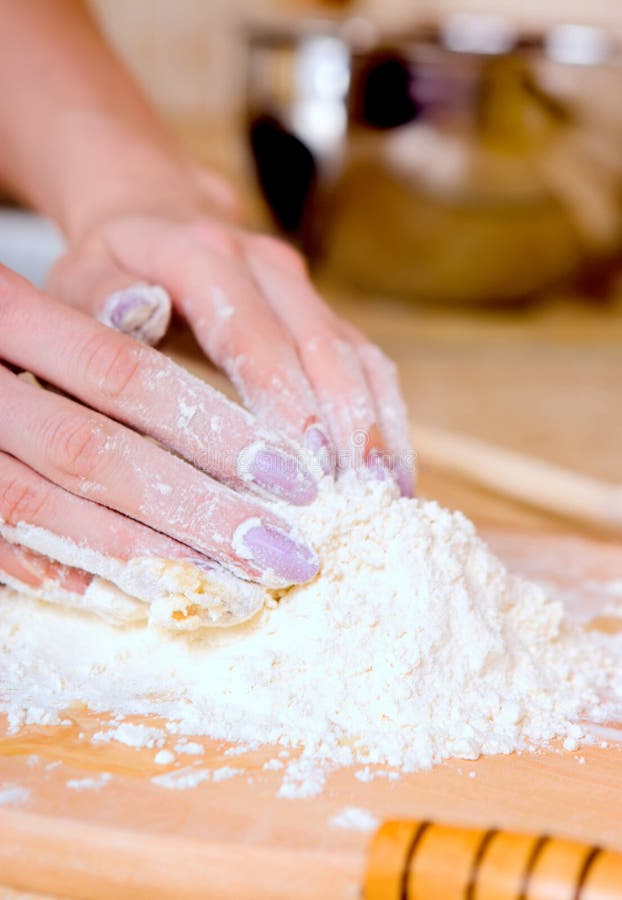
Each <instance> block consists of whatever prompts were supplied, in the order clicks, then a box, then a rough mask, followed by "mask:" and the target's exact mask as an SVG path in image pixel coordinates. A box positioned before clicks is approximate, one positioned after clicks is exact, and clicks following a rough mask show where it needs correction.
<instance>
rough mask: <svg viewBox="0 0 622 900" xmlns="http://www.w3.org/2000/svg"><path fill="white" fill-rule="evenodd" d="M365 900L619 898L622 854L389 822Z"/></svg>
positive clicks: (374, 854) (373, 852) (375, 850)
mask: <svg viewBox="0 0 622 900" xmlns="http://www.w3.org/2000/svg"><path fill="white" fill-rule="evenodd" d="M363 896H364V898H365V900H620V898H622V854H618V853H614V852H612V851H608V850H603V849H601V848H600V847H589V846H587V845H585V844H578V843H574V842H573V841H565V840H559V839H557V838H550V837H547V836H545V835H542V836H540V837H536V836H533V835H531V836H528V835H521V834H511V833H510V832H506V831H496V830H490V831H486V830H476V829H468V828H452V827H448V826H446V825H439V824H435V823H432V822H386V823H385V824H384V825H382V826H381V828H380V829H379V830H378V832H377V833H376V835H375V837H374V839H373V841H372V845H371V849H370V854H369V863H368V868H367V874H366V877H365V889H364V894H363Z"/></svg>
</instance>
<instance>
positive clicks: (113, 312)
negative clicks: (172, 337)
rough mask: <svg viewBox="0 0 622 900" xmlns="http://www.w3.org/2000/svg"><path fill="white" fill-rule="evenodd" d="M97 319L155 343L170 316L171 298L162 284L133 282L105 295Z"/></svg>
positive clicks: (137, 338) (142, 339) (145, 341)
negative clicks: (129, 285)
mask: <svg viewBox="0 0 622 900" xmlns="http://www.w3.org/2000/svg"><path fill="white" fill-rule="evenodd" d="M97 318H98V319H99V321H100V322H103V324H104V325H107V326H108V327H109V328H114V329H116V331H121V332H123V334H127V335H129V336H130V337H133V338H135V339H136V340H137V341H142V342H143V343H144V344H157V342H158V341H159V340H160V338H162V337H163V336H164V334H165V333H166V329H167V328H168V325H169V322H170V320H171V299H170V297H169V295H168V294H167V292H166V291H165V290H164V288H162V287H159V286H158V285H155V284H152V285H149V284H136V285H133V286H132V287H129V288H123V289H122V290H120V291H115V292H114V293H113V294H110V296H109V297H108V298H107V299H106V302H105V304H104V307H103V309H102V310H101V312H100V313H99V315H98V317H97Z"/></svg>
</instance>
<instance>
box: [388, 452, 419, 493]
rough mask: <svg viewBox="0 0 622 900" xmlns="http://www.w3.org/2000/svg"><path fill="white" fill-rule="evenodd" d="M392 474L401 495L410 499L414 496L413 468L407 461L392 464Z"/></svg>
mask: <svg viewBox="0 0 622 900" xmlns="http://www.w3.org/2000/svg"><path fill="white" fill-rule="evenodd" d="M393 474H394V475H395V480H396V481H397V486H398V487H399V489H400V494H401V495H402V497H408V498H410V499H412V498H413V497H414V496H415V469H414V466H412V465H408V464H407V463H402V462H399V461H398V462H396V463H395V465H394V466H393Z"/></svg>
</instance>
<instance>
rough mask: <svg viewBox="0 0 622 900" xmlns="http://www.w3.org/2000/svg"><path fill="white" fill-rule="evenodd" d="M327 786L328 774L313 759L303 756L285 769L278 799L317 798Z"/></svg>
mask: <svg viewBox="0 0 622 900" xmlns="http://www.w3.org/2000/svg"><path fill="white" fill-rule="evenodd" d="M325 784H326V773H325V772H324V771H323V770H322V769H321V768H320V767H318V765H317V762H316V761H315V760H313V759H309V758H307V757H304V756H301V757H300V758H299V759H295V760H293V761H292V762H290V763H289V765H288V766H287V768H286V769H285V777H284V778H283V783H282V784H281V787H280V788H279V790H278V793H277V797H283V798H285V799H287V800H301V799H303V798H304V797H317V795H318V794H321V793H322V791H323V789H324V785H325Z"/></svg>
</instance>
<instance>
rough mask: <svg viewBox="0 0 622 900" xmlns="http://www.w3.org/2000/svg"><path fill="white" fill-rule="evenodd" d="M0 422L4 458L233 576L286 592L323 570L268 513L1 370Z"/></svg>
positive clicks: (68, 402)
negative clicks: (187, 549)
mask: <svg viewBox="0 0 622 900" xmlns="http://www.w3.org/2000/svg"><path fill="white" fill-rule="evenodd" d="M0 419H1V420H3V421H10V422H11V423H12V427H11V429H4V430H3V432H2V434H0V450H4V451H5V452H6V453H9V454H11V455H12V456H14V457H16V458H17V459H20V460H22V461H23V462H24V463H26V464H27V465H28V466H30V467H31V468H33V469H35V470H36V471H37V472H39V473H40V474H41V475H43V476H44V477H45V478H47V479H48V480H50V481H53V482H54V483H55V484H57V485H60V486H61V487H63V488H65V489H66V490H68V491H70V492H71V493H73V494H76V495H78V496H81V497H86V498H87V499H91V500H94V501H95V502H96V503H98V504H100V505H102V506H107V507H108V508H109V509H114V510H116V511H117V512H120V513H122V514H124V515H126V516H130V517H131V518H133V519H136V520H137V521H139V522H142V523H143V524H145V525H148V526H149V527H150V528H153V529H155V530H156V531H160V532H162V533H163V534H167V535H168V536H169V537H172V538H175V539H176V540H178V541H181V542H182V543H184V544H187V545H188V546H190V547H192V548H193V549H195V550H197V551H199V552H200V553H203V554H205V555H207V556H209V557H211V558H213V559H215V560H216V561H218V562H220V563H221V564H222V565H224V566H225V567H227V568H229V569H230V570H231V571H233V572H234V574H237V575H241V576H242V577H247V578H250V579H252V580H256V581H260V582H261V583H263V584H265V585H266V586H268V587H284V586H288V585H290V584H293V583H296V582H300V581H306V580H307V579H309V578H312V577H313V576H314V575H315V574H316V573H317V571H318V568H319V563H318V560H317V557H316V556H315V554H314V552H313V551H312V550H311V549H310V548H309V547H307V546H305V545H304V544H302V543H300V542H299V541H297V540H296V539H295V537H293V536H292V535H291V534H290V531H291V529H290V527H289V525H288V524H287V523H286V522H285V521H284V520H283V519H281V518H280V517H279V516H276V515H275V514H273V513H272V512H270V511H268V510H267V509H266V508H265V507H262V506H259V505H258V504H255V503H252V502H250V501H249V500H247V499H246V498H245V497H242V496H240V495H239V494H236V493H235V492H233V491H232V490H231V489H229V488H227V487H225V486H223V485H221V484H219V483H217V482H215V481H214V480H213V479H211V478H209V476H207V475H204V474H203V473H200V472H198V471H197V470H196V469H194V468H193V467H192V466H190V465H188V463H186V462H184V461H183V460H181V459H179V458H178V457H176V456H173V455H172V454H170V453H167V452H166V451H165V450H163V449H162V448H161V447H159V446H157V445H155V444H153V443H152V442H150V441H145V439H144V438H142V437H140V436H139V435H137V434H136V433H135V432H133V431H131V430H130V429H128V428H125V427H124V426H121V425H117V424H116V423H114V422H111V421H110V420H109V419H106V418H105V417H104V416H102V415H100V414H98V413H95V412H93V411H91V410H87V409H85V408H84V407H81V406H79V405H78V404H76V403H74V402H73V401H71V400H69V399H67V398H66V397H62V396H58V395H57V394H53V393H51V392H49V391H42V390H41V389H40V388H37V387H34V386H33V385H31V384H28V383H27V382H24V381H22V380H20V379H19V378H16V377H15V376H14V375H12V374H11V373H9V372H8V371H7V370H6V369H4V370H3V369H1V368H0ZM35 549H36V548H35ZM53 555H54V557H55V558H59V559H60V557H58V555H57V554H56V553H54V554H53Z"/></svg>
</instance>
